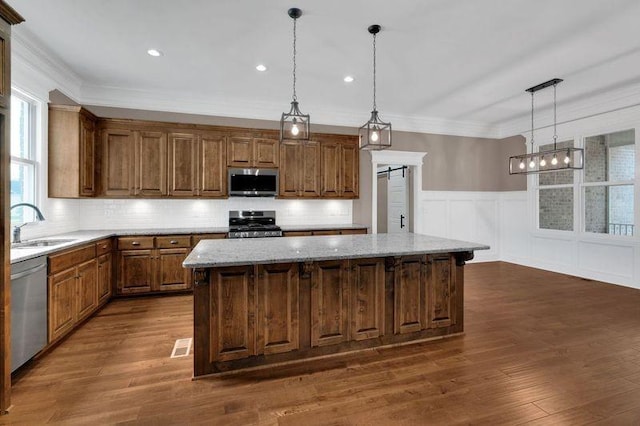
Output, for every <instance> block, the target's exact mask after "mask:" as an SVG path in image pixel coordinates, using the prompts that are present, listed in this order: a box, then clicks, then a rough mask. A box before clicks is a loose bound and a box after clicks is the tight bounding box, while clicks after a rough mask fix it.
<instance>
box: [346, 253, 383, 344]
mask: <svg viewBox="0 0 640 426" xmlns="http://www.w3.org/2000/svg"><path fill="white" fill-rule="evenodd" d="M351 274H352V277H351V282H352V283H354V287H353V288H352V294H351V295H350V300H351V306H350V313H351V315H350V323H351V340H365V339H373V338H377V337H380V336H382V335H383V334H384V285H385V275H384V274H385V270H384V259H383V258H373V259H353V260H351Z"/></svg>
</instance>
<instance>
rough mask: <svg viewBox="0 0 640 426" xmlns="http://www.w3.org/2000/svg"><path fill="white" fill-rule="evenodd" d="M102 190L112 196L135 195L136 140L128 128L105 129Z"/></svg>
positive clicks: (101, 192) (103, 131)
mask: <svg viewBox="0 0 640 426" xmlns="http://www.w3.org/2000/svg"><path fill="white" fill-rule="evenodd" d="M101 143H102V149H101V155H102V161H101V168H100V174H101V190H100V194H101V195H104V196H107V197H110V196H114V197H117V196H120V197H123V196H130V195H135V157H136V156H135V140H134V137H133V134H132V132H131V131H129V130H126V129H124V130H123V129H111V128H107V129H103V130H102V137H101Z"/></svg>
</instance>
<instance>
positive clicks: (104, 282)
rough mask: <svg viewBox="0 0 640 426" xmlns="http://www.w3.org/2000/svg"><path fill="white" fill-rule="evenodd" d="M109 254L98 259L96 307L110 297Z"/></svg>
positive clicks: (110, 262)
mask: <svg viewBox="0 0 640 426" xmlns="http://www.w3.org/2000/svg"><path fill="white" fill-rule="evenodd" d="M111 268H112V261H111V253H107V254H103V255H102V256H100V257H99V258H98V305H102V304H103V303H105V302H106V301H107V300H109V298H110V297H111V288H112V287H111V277H112V274H111Z"/></svg>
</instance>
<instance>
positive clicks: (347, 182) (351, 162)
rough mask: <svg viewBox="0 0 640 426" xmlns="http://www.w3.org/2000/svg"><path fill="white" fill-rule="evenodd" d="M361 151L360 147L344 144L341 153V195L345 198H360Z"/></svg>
mask: <svg viewBox="0 0 640 426" xmlns="http://www.w3.org/2000/svg"><path fill="white" fill-rule="evenodd" d="M359 159H360V150H359V149H358V145H356V144H353V143H343V144H342V146H341V153H340V195H341V196H342V197H344V198H358V193H359V189H358V188H359V182H358V176H359V175H360V161H359Z"/></svg>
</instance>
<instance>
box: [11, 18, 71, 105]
mask: <svg viewBox="0 0 640 426" xmlns="http://www.w3.org/2000/svg"><path fill="white" fill-rule="evenodd" d="M11 43H12V44H11V59H12V62H13V61H15V62H18V63H19V64H20V66H22V67H24V68H26V69H28V70H29V72H30V74H32V75H37V76H38V77H39V78H38V80H40V81H41V82H44V81H47V83H46V85H47V86H48V91H51V90H53V89H59V90H61V91H63V92H64V93H65V94H66V95H67V96H69V97H71V98H73V99H74V100H76V99H79V98H80V88H81V86H82V79H81V78H80V76H79V75H78V74H77V73H76V72H75V71H73V70H72V69H71V68H70V67H69V66H68V65H66V64H65V63H64V62H63V61H62V60H60V59H59V58H58V57H56V56H55V55H54V54H53V53H52V52H50V51H49V50H47V49H46V48H44V47H43V46H42V44H41V43H39V42H38V41H37V40H36V39H35V37H34V36H33V34H32V33H30V32H29V30H28V29H26V28H25V27H22V26H18V27H16V28H15V30H14V32H13V34H12V37H11ZM14 75H15V73H14ZM12 78H14V76H12ZM18 80H20V78H19V76H18ZM21 84H22V85H25V83H24V82H21ZM26 84H28V83H26ZM47 99H48V96H47Z"/></svg>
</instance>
